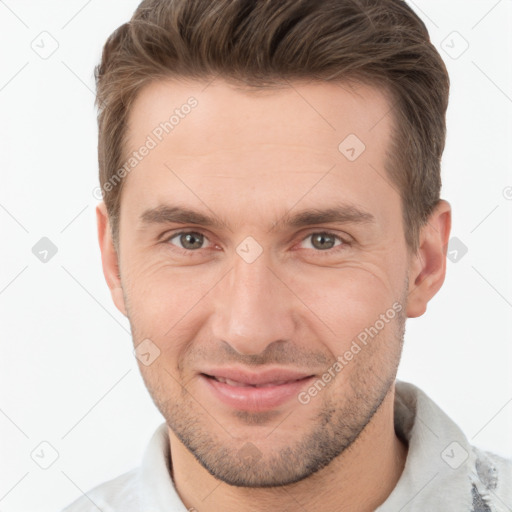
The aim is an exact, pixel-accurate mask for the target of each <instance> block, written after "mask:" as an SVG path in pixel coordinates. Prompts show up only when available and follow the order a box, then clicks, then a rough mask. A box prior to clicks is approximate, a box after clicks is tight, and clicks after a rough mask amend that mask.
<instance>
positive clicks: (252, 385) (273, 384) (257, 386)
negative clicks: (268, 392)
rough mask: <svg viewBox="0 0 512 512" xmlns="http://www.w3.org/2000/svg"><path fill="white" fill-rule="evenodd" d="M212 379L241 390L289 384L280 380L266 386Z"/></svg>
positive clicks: (220, 378) (222, 378)
mask: <svg viewBox="0 0 512 512" xmlns="http://www.w3.org/2000/svg"><path fill="white" fill-rule="evenodd" d="M213 378H214V379H215V380H217V381H219V382H223V383H224V384H228V385H230V386H238V387H242V388H268V387H271V386H280V385H281V384H286V383H287V382H290V381H288V380H280V381H277V382H269V383H267V384H246V383H245V382H238V381H236V380H231V379H225V378H224V377H213Z"/></svg>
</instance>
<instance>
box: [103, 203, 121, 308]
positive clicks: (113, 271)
mask: <svg viewBox="0 0 512 512" xmlns="http://www.w3.org/2000/svg"><path fill="white" fill-rule="evenodd" d="M96 219H97V224H98V242H99V244H100V251H101V262H102V266H103V275H104V276H105V280H106V281H107V285H108V287H109V288H110V294H111V295H112V300H113V301H114V304H115V305H116V307H117V309H118V310H119V311H121V313H123V315H125V316H127V314H126V306H125V303H124V296H123V289H122V286H121V276H120V272H119V261H118V255H117V252H116V250H115V248H114V243H113V241H112V231H111V226H110V221H109V218H108V214H107V208H106V206H105V203H104V202H101V203H100V204H99V205H98V206H97V207H96Z"/></svg>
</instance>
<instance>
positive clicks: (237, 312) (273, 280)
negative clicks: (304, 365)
mask: <svg viewBox="0 0 512 512" xmlns="http://www.w3.org/2000/svg"><path fill="white" fill-rule="evenodd" d="M233 260H234V263H233V268H232V270H231V271H230V272H229V273H228V274H227V276H226V277H225V279H223V280H222V281H221V282H220V283H219V285H218V286H217V287H216V294H215V304H216V307H215V312H214V321H213V323H212V325H213V336H214V339H216V340H220V341H224V342H226V343H228V344H229V345H231V347H232V348H234V349H235V350H236V351H237V352H238V353H240V354H246V355H257V354H261V353H262V352H264V350H265V349H266V348H267V347H268V346H269V345H270V344H271V343H273V342H275V341H283V340H288V341H289V340H291V339H293V337H294V329H295V328H296V322H295V317H294V308H297V307H298V306H297V304H300V301H298V299H297V298H296V297H295V296H294V294H293V292H292V291H291V290H290V288H289V285H287V283H286V278H283V277H281V276H280V275H279V272H278V270H276V269H275V268H272V267H271V266H270V265H271V262H270V261H269V258H268V257H267V256H266V253H265V251H264V252H263V253H262V254H261V255H260V256H259V257H258V258H257V259H256V260H255V261H253V262H252V263H248V262H246V261H244V259H243V258H241V257H239V256H238V254H235V256H234V258H233Z"/></svg>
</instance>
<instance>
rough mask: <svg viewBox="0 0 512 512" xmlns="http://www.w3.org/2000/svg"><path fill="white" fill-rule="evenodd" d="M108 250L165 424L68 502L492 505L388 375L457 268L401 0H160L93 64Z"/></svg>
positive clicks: (434, 424) (422, 44) (431, 125)
mask: <svg viewBox="0 0 512 512" xmlns="http://www.w3.org/2000/svg"><path fill="white" fill-rule="evenodd" d="M96 77H97V85H98V97H97V103H98V106H99V109H100V113H99V164H100V182H101V187H102V193H103V198H104V202H103V203H101V204H100V205H99V206H98V208H97V217H98V232H99V242H100V247H101V252H102V262H103V271H104V274H105V278H106V281H107V283H108V286H109V288H110V290H111V293H112V298H113V300H114V302H115V304H116V306H117V308H118V309H119V310H120V311H121V312H123V314H125V315H126V316H127V317H128V318H129V320H130V325H131V329H132V334H133V340H134V346H135V353H136V355H137V358H138V360H139V367H140V370H141V373H142V376H143V378H144V381H145V383H146V385H147V387H148V390H149V392H150V394H151V396H152V398H153V400H154V402H155V404H156V406H157V407H158V409H159V410H160V412H161V413H162V415H163V417H164V419H165V423H164V424H163V425H162V426H161V427H160V428H159V429H158V430H157V432H155V435H154V436H153V438H152V439H151V441H150V443H149V446H148V448H147V452H146V455H145V457H144V460H143V461H142V464H141V467H140V468H138V469H136V470H133V471H130V472H129V473H127V474H125V475H121V476H120V477H118V478H116V479H114V480H113V481H110V482H107V483H105V484H102V485H100V486H99V487H97V488H96V489H94V490H92V491H90V492H88V493H86V495H85V496H83V497H81V498H80V499H78V500H77V501H76V502H75V503H74V504H72V505H70V506H69V507H68V508H67V509H66V511H69V512H78V511H89V510H91V511H92V510H98V509H99V510H103V511H112V510H115V511H123V512H130V511H143V512H150V511H178V510H179V511H185V510H197V511H199V512H203V511H205V512H214V511H237V512H244V511H249V510H250V511H267V510H278V511H300V510H305V511H306V510H323V511H360V512H366V511H373V510H379V511H398V510H404V511H412V510H418V511H419V510H421V511H470V510H471V511H474V512H476V511H494V510H509V509H510V507H511V506H512V489H511V480H512V478H511V473H512V469H511V467H512V465H511V463H510V461H506V460H504V459H502V458H500V457H498V456H496V455H493V454H490V453H487V452H483V451H481V450H479V449H478V448H476V447H472V446H471V445H470V444H469V442H468V440H467V439H466V438H465V436H464V435H463V433H462V432H461V430H460V429H459V428H458V427H457V425H455V424H454V423H453V421H452V420H450V418H449V417H448V416H446V414H445V413H444V412H443V411H441V410H440V409H439V408H438V407H437V406H436V405H435V404H434V403H433V402H432V401H431V400H430V399H429V398H428V397H427V396H426V395H425V394H424V393H423V392H422V391H421V390H419V389H418V388H416V387H415V386H413V385H412V384H408V383H405V382H399V381H398V382H397V381H396V372H397V367H398V364H399V360H400V355H401V350H402V345H403V337H404V331H405V321H406V318H413V317H418V316H421V315H422V314H424V313H425V311H426V307H427V303H428V302H429V300H430V299H431V298H432V297H433V296H434V295H435V294H436V293H437V291H438V290H439V289H440V287H441V286H442V284H443V281H444V277H445V270H446V245H447V243H448V239H449V234H450V226H451V210H450V205H449V204H448V203H447V202H446V201H445V200H442V199H440V196H439V194H440V187H441V180H440V159H441V155H442V152H443V148H444V141H445V112H446V108H447V101H448V89H449V80H448V76H447V73H446V69H445V67H444V64H443V62H442V60H441V58H440V56H439V55H438V53H437V51H436V50H435V48H434V47H433V46H432V45H431V43H430V42H429V38H428V34H427V31H426V29H425V27H424V25H423V23H422V22H421V21H420V20H419V19H418V18H417V16H416V15H415V14H414V13H413V12H412V10H411V9H410V8H409V7H408V6H407V5H406V4H405V3H404V2H402V1H400V0H364V1H363V0H359V1H355V0H336V1H333V0H315V1H314V2H313V1H298V0H281V1H277V0H265V1H263V0H262V1H258V2H256V1H245V2H242V1H240V0H239V1H235V0H197V1H191V0H174V1H167V2H166V1H163V0H149V1H143V2H142V4H141V5H140V6H139V8H138V9H137V11H136V12H135V14H134V16H133V18H132V20H131V21H130V23H127V24H125V25H123V26H121V27H120V28H119V29H118V30H117V31H116V32H115V33H114V34H113V35H112V36H111V37H110V38H109V40H108V41H107V43H106V45H105V48H104V51H103V56H102V61H101V64H100V65H99V66H98V68H97V75H96Z"/></svg>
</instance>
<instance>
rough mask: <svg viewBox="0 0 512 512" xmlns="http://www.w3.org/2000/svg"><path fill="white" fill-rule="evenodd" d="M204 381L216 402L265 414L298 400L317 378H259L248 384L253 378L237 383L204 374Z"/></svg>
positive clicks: (225, 378) (234, 380) (222, 377)
mask: <svg viewBox="0 0 512 512" xmlns="http://www.w3.org/2000/svg"><path fill="white" fill-rule="evenodd" d="M199 377H200V380H201V382H202V383H203V385H204V386H205V387H206V389H207V390H208V392H209V394H210V396H212V397H213V399H214V400H215V401H220V402H221V403H222V404H224V405H227V406H229V407H230V408H234V409H238V410H244V411H252V412H262V411H268V410H271V409H275V408H277V407H279V406H282V405H286V404H287V402H291V401H292V400H293V399H297V397H298V395H299V393H300V391H301V390H302V389H303V388H304V387H306V386H307V385H308V384H310V383H311V381H312V380H313V379H314V378H315V376H314V375H307V376H299V377H296V378H287V379H276V378H273V377H265V378H263V377H259V378H256V379H252V380H260V382H248V381H250V380H251V378H250V377H244V379H243V380H236V379H232V378H228V377H224V376H220V375H210V374H208V373H201V374H200V375H199Z"/></svg>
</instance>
